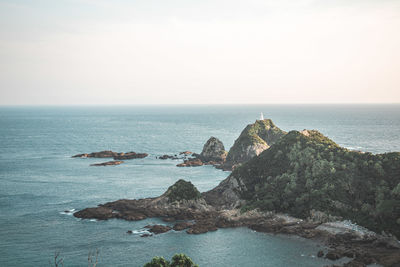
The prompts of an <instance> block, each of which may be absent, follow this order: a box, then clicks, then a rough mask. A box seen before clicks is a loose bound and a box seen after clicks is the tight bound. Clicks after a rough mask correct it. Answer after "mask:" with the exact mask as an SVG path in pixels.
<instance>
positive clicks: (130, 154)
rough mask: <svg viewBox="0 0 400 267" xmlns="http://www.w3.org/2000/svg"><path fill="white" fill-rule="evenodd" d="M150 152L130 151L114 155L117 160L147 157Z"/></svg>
mask: <svg viewBox="0 0 400 267" xmlns="http://www.w3.org/2000/svg"><path fill="white" fill-rule="evenodd" d="M148 155H149V154H147V153H135V152H128V153H118V154H117V155H116V156H114V159H115V160H120V159H142V158H145V157H147V156H148Z"/></svg>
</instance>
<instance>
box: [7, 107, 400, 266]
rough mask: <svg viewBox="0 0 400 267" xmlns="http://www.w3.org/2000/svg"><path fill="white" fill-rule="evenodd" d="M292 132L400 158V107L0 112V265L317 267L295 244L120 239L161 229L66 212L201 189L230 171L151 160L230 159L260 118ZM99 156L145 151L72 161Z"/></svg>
mask: <svg viewBox="0 0 400 267" xmlns="http://www.w3.org/2000/svg"><path fill="white" fill-rule="evenodd" d="M260 112H263V113H264V117H266V118H271V119H272V120H273V121H274V122H275V124H276V125H278V126H279V127H280V128H282V129H284V130H286V131H288V130H292V129H296V130H302V129H305V128H306V129H318V130H319V131H321V132H322V133H323V134H325V135H327V136H328V137H330V138H332V139H333V140H334V141H336V142H337V143H338V144H340V145H342V146H345V147H348V148H352V149H357V150H363V151H370V152H373V153H383V152H388V151H400V105H340V106H339V105H325V106H316V105H309V106H307V105H299V106H295V105H270V106H268V105H264V106H152V107H149V106H147V107H2V108H0V266H49V261H50V260H52V256H53V254H54V253H55V252H56V251H59V252H60V254H61V255H62V257H63V258H64V263H65V266H86V265H87V253H88V252H89V251H90V250H94V249H96V248H98V249H99V250H100V257H99V264H98V266H142V265H143V264H144V263H145V262H147V261H149V260H150V259H151V258H152V257H153V256H156V255H159V256H164V257H167V258H170V257H171V256H172V255H173V254H175V253H180V252H182V253H186V254H188V255H189V256H190V257H192V259H193V260H194V261H195V262H196V263H198V264H199V265H200V266H323V265H327V264H329V263H331V262H329V261H327V260H323V259H318V258H316V257H314V255H316V253H317V251H318V250H320V249H321V247H320V246H319V245H318V244H317V243H314V242H311V241H309V240H304V239H301V238H298V237H288V236H274V235H269V234H264V233H256V232H253V231H251V230H249V229H247V228H237V229H220V230H218V231H216V232H211V233H206V234H203V235H188V234H186V233H185V232H174V231H171V232H168V233H166V234H161V235H157V236H153V237H149V238H141V237H140V236H139V235H138V234H133V235H128V234H126V231H127V230H133V231H140V230H141V229H142V228H143V227H144V226H145V225H147V224H149V223H160V221H159V220H157V219H147V220H144V221H137V222H127V221H122V220H110V221H91V220H80V219H76V218H74V217H73V216H71V215H68V214H65V213H64V211H65V210H71V209H76V210H79V209H82V208H85V207H89V206H95V205H97V204H99V203H104V202H107V201H113V200H117V199H121V198H143V197H153V196H157V195H160V194H161V193H163V192H164V191H165V190H166V189H167V188H168V186H170V185H171V184H173V183H174V182H175V181H177V180H178V179H181V178H183V179H186V180H190V181H192V182H193V183H194V184H195V185H196V186H197V187H198V188H199V190H200V191H205V190H209V189H211V188H213V187H214V186H216V185H217V184H218V183H219V182H220V181H221V180H223V179H224V178H226V177H227V176H228V175H229V173H228V172H223V171H221V170H216V169H214V168H213V167H211V166H205V167H197V168H177V167H175V165H176V164H177V163H178V162H179V161H173V160H166V161H162V160H158V159H156V156H159V155H162V154H168V153H169V154H174V153H177V152H180V151H185V150H191V151H194V152H200V151H201V149H202V146H203V144H204V143H205V141H207V139H208V138H209V137H210V136H215V137H218V138H219V139H221V140H222V141H223V143H224V145H225V148H226V149H227V150H228V149H229V148H230V147H231V146H232V144H233V142H234V140H235V139H236V138H237V137H238V136H239V134H240V132H241V130H242V129H243V128H244V127H245V126H246V125H247V124H249V123H253V122H254V121H255V119H257V118H258V117H259V114H260ZM101 150H114V151H124V152H127V151H136V152H146V153H149V154H150V155H149V157H147V158H145V159H136V160H130V161H129V160H128V161H126V163H124V164H122V165H119V166H110V167H89V164H91V163H95V162H102V161H103V160H101V159H73V158H71V156H72V155H74V154H77V153H86V152H93V151H101Z"/></svg>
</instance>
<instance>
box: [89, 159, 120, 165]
mask: <svg viewBox="0 0 400 267" xmlns="http://www.w3.org/2000/svg"><path fill="white" fill-rule="evenodd" d="M122 163H124V162H123V161H116V160H114V161H107V162H103V163H94V164H90V166H113V165H120V164H122Z"/></svg>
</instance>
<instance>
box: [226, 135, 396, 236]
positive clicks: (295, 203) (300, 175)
mask: <svg viewBox="0 0 400 267" xmlns="http://www.w3.org/2000/svg"><path fill="white" fill-rule="evenodd" d="M232 176H234V177H237V178H240V179H241V180H242V181H243V183H244V185H245V187H243V188H241V189H242V190H241V191H240V194H241V197H242V198H244V199H246V200H247V205H246V206H244V207H242V209H243V210H249V209H254V208H259V209H261V210H274V211H277V212H287V213H289V214H291V215H293V216H297V217H301V218H307V217H308V216H309V213H310V211H311V210H312V209H314V210H319V211H323V212H326V213H328V214H331V215H334V216H341V217H343V218H345V219H350V220H352V221H353V222H356V223H358V224H359V225H362V226H365V227H367V228H369V229H371V230H375V231H378V232H380V231H382V230H384V231H385V232H390V233H392V234H395V235H397V237H400V153H386V154H378V155H373V154H371V153H362V152H356V151H350V150H348V149H345V148H341V147H339V146H338V145H337V144H336V143H334V142H333V141H332V140H330V139H329V138H327V137H325V136H323V135H322V134H321V133H319V132H318V131H303V132H302V133H300V132H297V131H292V132H289V133H288V134H287V135H286V136H284V137H283V138H281V139H280V140H279V141H278V142H277V143H276V144H274V145H273V146H271V147H270V148H269V149H267V150H265V151H264V152H263V153H261V154H260V155H259V157H255V158H253V159H252V160H250V161H249V162H247V163H246V164H244V165H242V166H241V167H239V168H237V169H236V170H235V171H234V172H233V173H232ZM238 192H239V191H238Z"/></svg>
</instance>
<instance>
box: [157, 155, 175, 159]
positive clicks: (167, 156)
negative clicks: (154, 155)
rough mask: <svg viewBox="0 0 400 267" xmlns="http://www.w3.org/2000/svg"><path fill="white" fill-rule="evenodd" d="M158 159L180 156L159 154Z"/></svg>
mask: <svg viewBox="0 0 400 267" xmlns="http://www.w3.org/2000/svg"><path fill="white" fill-rule="evenodd" d="M158 159H178V158H177V157H175V156H170V155H162V156H159V157H158Z"/></svg>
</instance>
